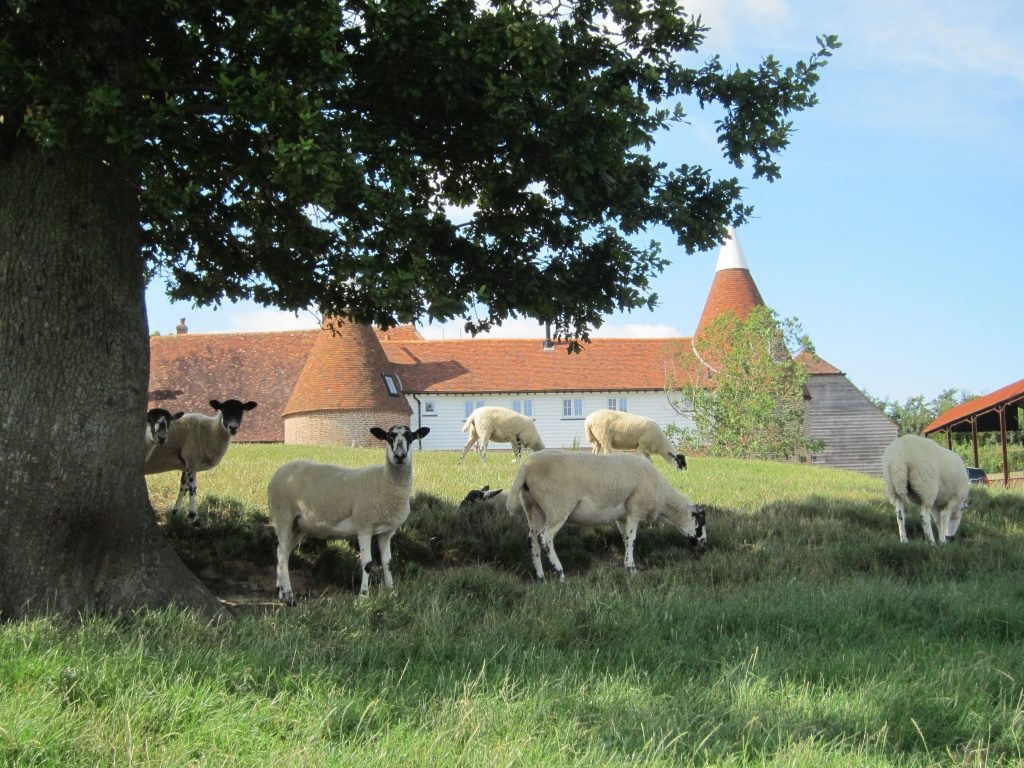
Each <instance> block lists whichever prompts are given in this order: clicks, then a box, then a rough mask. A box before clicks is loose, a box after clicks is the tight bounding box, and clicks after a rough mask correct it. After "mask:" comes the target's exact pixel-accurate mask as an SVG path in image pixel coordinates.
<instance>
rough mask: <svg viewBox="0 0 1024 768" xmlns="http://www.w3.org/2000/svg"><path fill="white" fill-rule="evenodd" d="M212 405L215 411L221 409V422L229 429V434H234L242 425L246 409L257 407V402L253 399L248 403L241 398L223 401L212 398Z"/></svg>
mask: <svg viewBox="0 0 1024 768" xmlns="http://www.w3.org/2000/svg"><path fill="white" fill-rule="evenodd" d="M210 407H211V408H213V410H215V411H220V423H221V424H222V425H223V426H224V429H226V430H227V431H228V434H230V435H232V436H234V435H235V434H236V433H237V432H238V428H239V427H240V426H242V416H243V415H244V414H245V412H246V411H251V410H252V409H253V408H255V407H256V403H255V402H254V401H252V400H250V401H249V402H247V403H243V402H241V401H240V400H226V401H225V402H223V403H222V402H220V401H219V400H211V401H210Z"/></svg>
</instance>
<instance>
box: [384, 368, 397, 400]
mask: <svg viewBox="0 0 1024 768" xmlns="http://www.w3.org/2000/svg"><path fill="white" fill-rule="evenodd" d="M381 375H382V376H383V377H384V386H385V387H386V388H387V390H388V394H389V395H391V396H392V397H398V387H397V386H395V378H394V376H391V375H390V374H387V373H385V374H381Z"/></svg>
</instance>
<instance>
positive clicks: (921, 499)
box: [882, 435, 971, 546]
mask: <svg viewBox="0 0 1024 768" xmlns="http://www.w3.org/2000/svg"><path fill="white" fill-rule="evenodd" d="M882 477H883V478H884V479H885V491H886V493H887V494H888V496H889V500H890V501H891V502H892V504H893V506H894V507H896V523H897V525H898V526H899V533H900V541H901V542H903V543H904V544H905V543H906V542H907V524H906V515H905V510H906V507H907V505H908V504H919V505H920V506H921V523H922V526H923V528H924V533H925V537H926V538H927V539H928V541H929V543H931V544H932V545H933V546H934V545H935V535H934V534H933V533H932V523H933V522H934V523H935V526H936V528H937V529H938V541H939V543H940V544H944V543H946V542H947V541H952V540H953V539H954V538H955V537H956V533H957V530H958V529H959V528H960V518H961V516H962V515H963V511H964V509H965V508H966V506H967V493H968V491H969V490H970V487H971V486H970V482H969V480H968V477H967V469H966V467H964V461H963V459H961V458H960V457H959V456H958V455H957V454H955V453H954V452H953V451H950V450H948V449H947V448H943V447H942V446H941V445H939V444H938V443H936V442H935V441H934V440H929V439H928V438H927V437H921V436H920V435H903V437H898V438H896V439H895V440H893V441H892V442H891V443H890V444H889V447H888V448H886V449H885V452H884V453H883V454H882Z"/></svg>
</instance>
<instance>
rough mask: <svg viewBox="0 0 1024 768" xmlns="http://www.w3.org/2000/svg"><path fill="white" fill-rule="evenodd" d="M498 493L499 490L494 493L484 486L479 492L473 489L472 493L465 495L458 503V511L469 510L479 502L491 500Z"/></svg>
mask: <svg viewBox="0 0 1024 768" xmlns="http://www.w3.org/2000/svg"><path fill="white" fill-rule="evenodd" d="M499 493H501V488H499V489H498V490H496V491H492V490H491V488H490V486H488V485H485V486H484V487H483V488H480V489H479V490H477V489H475V488H474V489H473V490H472V491H470V492H469V493H467V494H466V498H464V499H463V500H462V501H460V502H459V509H469V508H470V507H472V506H473V505H474V504H479V503H480V502H481V501H487V500H488V499H493V498H494V497H495V496H497V495H498V494H499Z"/></svg>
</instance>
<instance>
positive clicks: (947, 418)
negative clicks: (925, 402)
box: [924, 379, 1024, 435]
mask: <svg viewBox="0 0 1024 768" xmlns="http://www.w3.org/2000/svg"><path fill="white" fill-rule="evenodd" d="M1010 403H1024V379H1021V380H1020V381H1017V382H1014V383H1013V384H1009V385H1007V386H1005V387H1003V388H1002V389H997V390H996V391H995V392H993V393H991V394H989V395H982V396H981V397H976V398H974V399H973V400H968V401H967V402H966V403H961V404H960V405H955V406H953V407H952V408H950V409H949V410H948V411H946V412H944V413H942V414H940V415H939V416H938V417H937V418H936V419H935V420H934V421H932V423H931V424H929V425H928V426H927V427H925V428H924V433H925V434H926V435H927V434H930V433H932V432H938V431H939V430H940V429H946V428H947V427H953V426H955V425H956V424H957V422H969V421H970V419H971V417H978V416H981V415H983V414H986V413H990V412H993V411H996V410H997V409H998V408H1000V407H1001V406H1003V405H1007V404H1010ZM996 428H998V427H996ZM1011 428H1012V427H1011ZM990 429H991V426H990V425H987V424H986V425H984V426H979V430H980V431H982V432H985V431H990Z"/></svg>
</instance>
